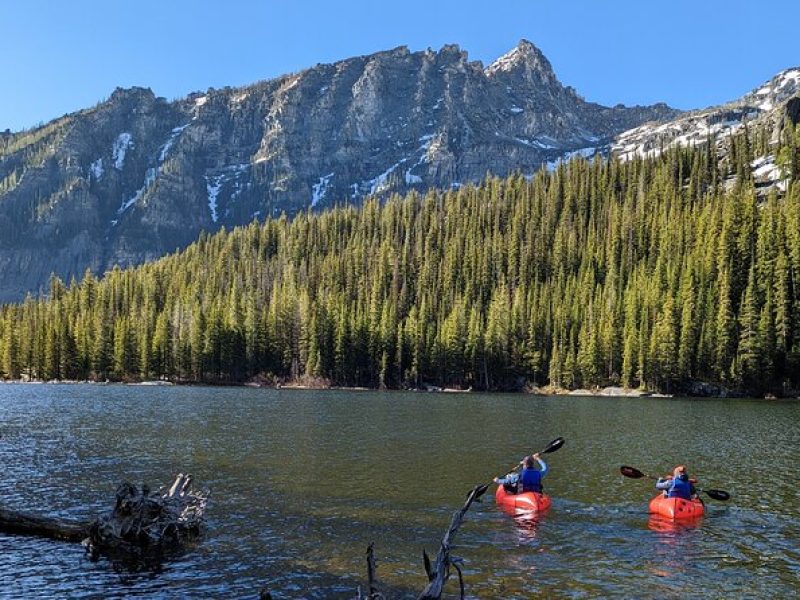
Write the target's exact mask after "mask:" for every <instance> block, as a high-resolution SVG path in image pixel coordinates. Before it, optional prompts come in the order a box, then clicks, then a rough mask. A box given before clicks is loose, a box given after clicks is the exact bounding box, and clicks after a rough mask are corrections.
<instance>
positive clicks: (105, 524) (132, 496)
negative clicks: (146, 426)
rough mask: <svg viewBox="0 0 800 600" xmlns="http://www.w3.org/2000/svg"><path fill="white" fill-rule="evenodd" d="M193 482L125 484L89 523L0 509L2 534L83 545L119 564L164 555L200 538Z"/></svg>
mask: <svg viewBox="0 0 800 600" xmlns="http://www.w3.org/2000/svg"><path fill="white" fill-rule="evenodd" d="M191 481H192V478H191V476H190V475H183V474H180V475H178V476H177V477H176V478H175V481H174V483H173V484H172V485H171V486H170V488H169V490H167V491H166V492H162V491H159V492H154V493H151V492H150V490H149V488H148V487H147V486H145V485H143V486H142V487H141V489H139V488H137V487H136V486H134V485H131V484H130V483H123V484H122V485H121V486H119V488H118V489H117V493H116V502H115V505H114V509H113V510H112V511H111V512H110V513H108V514H107V515H104V516H102V517H100V518H98V519H96V520H94V521H91V522H81V521H74V520H68V519H56V518H51V517H43V516H38V515H31V514H28V513H22V512H17V511H11V510H6V509H2V508H0V532H2V533H12V534H17V535H30V536H38V537H47V538H51V539H56V540H63V541H67V542H83V543H84V545H85V546H86V548H87V551H88V552H89V553H90V556H92V557H93V558H97V557H98V556H99V555H100V554H101V553H105V554H108V555H111V556H113V557H116V558H123V559H124V558H126V557H130V558H141V557H142V556H146V555H150V556H155V555H158V556H163V554H164V553H165V552H169V551H174V550H180V549H181V548H182V547H183V546H184V545H185V544H186V543H187V542H189V541H191V540H193V539H195V538H197V536H199V535H200V532H201V529H202V524H203V513H204V511H205V507H206V502H207V494H206V493H203V492H196V491H190V490H189V486H190V485H191Z"/></svg>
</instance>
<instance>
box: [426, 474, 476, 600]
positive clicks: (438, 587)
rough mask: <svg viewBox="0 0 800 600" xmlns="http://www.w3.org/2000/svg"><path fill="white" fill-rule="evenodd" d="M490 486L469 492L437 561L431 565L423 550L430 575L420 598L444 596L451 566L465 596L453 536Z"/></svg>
mask: <svg viewBox="0 0 800 600" xmlns="http://www.w3.org/2000/svg"><path fill="white" fill-rule="evenodd" d="M488 488H489V486H488V485H486V484H484V485H479V486H476V487H474V488H472V490H470V492H469V494H467V499H466V501H465V502H464V506H462V507H461V509H459V510H457V511H456V512H455V513H453V518H452V519H451V520H450V527H448V528H447V531H446V532H445V534H444V537H443V538H442V543H441V545H440V546H439V552H438V553H437V555H436V561H435V562H434V563H433V565H431V562H430V559H429V558H428V553H427V552H425V551H424V550H423V551H422V557H423V561H424V563H425V572H426V573H427V575H428V585H427V586H426V587H425V589H424V590H422V593H421V594H420V595H419V596H418V597H417V598H418V600H438V599H439V598H441V597H442V591H443V590H444V584H445V583H447V580H448V579H450V567H453V568H454V569H455V570H456V572H457V573H458V583H459V586H460V588H461V598H464V578H463V577H462V575H461V567H460V566H459V565H460V563H461V562H462V560H461V559H460V558H456V557H454V556H451V555H450V550H451V548H452V541H453V537H454V536H455V534H456V532H457V531H458V528H459V527H461V522H462V521H463V520H464V516H465V515H466V514H467V511H468V510H469V507H470V506H472V503H473V502H475V501H476V500H478V501H480V497H481V496H483V494H484V493H486V490H487V489H488Z"/></svg>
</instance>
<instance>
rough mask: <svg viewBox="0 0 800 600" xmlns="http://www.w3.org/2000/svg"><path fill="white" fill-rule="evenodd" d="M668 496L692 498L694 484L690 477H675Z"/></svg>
mask: <svg viewBox="0 0 800 600" xmlns="http://www.w3.org/2000/svg"><path fill="white" fill-rule="evenodd" d="M667 498H683V499H684V500H691V499H692V484H691V483H690V482H689V479H688V478H686V477H685V476H684V477H674V478H673V479H672V486H671V487H670V488H669V490H668V491H667Z"/></svg>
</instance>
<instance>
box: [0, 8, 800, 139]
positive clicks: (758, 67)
mask: <svg viewBox="0 0 800 600" xmlns="http://www.w3.org/2000/svg"><path fill="white" fill-rule="evenodd" d="M796 10H797V5H796V0H761V1H760V2H755V1H744V0H726V1H722V0H694V1H692V2H687V1H685V0H671V1H670V2H651V1H648V0H636V1H629V0H608V1H605V2H599V1H593V0H592V1H590V0H572V1H569V0H559V1H547V2H546V1H541V0H504V1H503V0H495V1H494V2H479V1H473V0H459V1H455V0H403V1H402V2H387V1H385V0H352V1H347V2H344V1H339V2H337V1H336V0H328V1H317V0H309V1H303V0H294V1H282V2H278V1H273V0H262V1H257V0H249V1H248V0H225V2H222V1H211V0H194V1H193V2H187V1H185V0H160V1H153V0H137V1H135V2H134V1H132V0H131V1H127V2H125V1H121V2H115V1H111V2H109V0H103V1H102V2H101V1H95V0H71V1H70V2H56V1H55V0H53V1H48V0H25V1H22V2H15V1H13V0H0V23H1V24H2V27H1V28H0V68H1V69H2V70H1V71H0V72H1V73H2V84H0V85H2V87H0V130H2V129H6V128H11V129H12V130H18V129H21V128H23V127H30V126H32V125H34V124H36V123H39V122H42V121H48V120H50V119H52V118H54V117H56V116H59V115H62V114H64V113H66V112H71V111H73V110H77V109H80V108H85V107H88V106H92V105H94V104H95V103H96V102H98V101H100V100H102V99H104V98H107V97H108V96H109V95H110V94H111V92H112V91H113V90H114V88H115V87H117V86H123V87H128V86H132V85H139V86H145V87H150V88H152V89H153V91H154V92H155V93H156V94H157V95H159V96H165V97H167V98H177V97H180V96H184V95H186V94H187V93H189V92H192V91H196V90H205V89H207V88H208V87H223V86H225V85H232V86H236V85H244V84H247V83H252V82H254V81H258V80H261V79H268V78H271V77H275V76H277V75H280V74H283V73H286V72H290V71H297V70H300V69H302V68H305V67H308V66H312V65H314V64H316V63H320V62H321V63H326V62H333V61H336V60H339V59H342V58H346V57H348V56H354V55H359V54H368V53H371V52H375V51H378V50H382V49H387V48H393V47H395V46H400V45H407V46H409V48H410V49H411V50H424V49H425V48H427V47H432V48H434V49H438V48H440V47H441V46H442V45H444V44H446V43H457V44H459V45H460V46H461V47H462V48H464V49H465V50H467V51H468V52H469V54H470V58H471V59H473V60H482V61H484V63H488V62H491V61H492V60H493V59H495V58H497V57H498V56H500V55H502V54H504V53H505V52H506V51H508V50H509V49H511V48H512V47H513V46H514V45H516V43H517V42H518V41H519V39H521V38H526V39H529V40H531V41H532V42H533V43H534V44H536V45H537V46H539V48H541V49H542V51H543V52H544V53H545V54H546V55H547V57H548V58H549V59H550V61H551V62H552V63H553V66H554V68H555V70H556V74H557V75H558V77H559V78H560V79H561V81H562V82H563V83H565V84H566V85H572V86H574V87H575V88H576V89H577V91H578V92H579V93H580V94H582V95H583V96H584V97H586V98H587V99H588V100H593V101H596V102H601V103H604V104H616V103H618V102H622V103H625V104H629V105H630V104H645V103H653V102H659V101H664V102H667V103H668V104H671V105H672V106H675V107H678V108H694V107H702V106H707V105H710V104H715V103H719V102H723V101H725V100H729V99H733V98H735V97H738V96H740V95H741V94H743V93H744V92H746V91H748V90H750V89H752V88H754V87H756V86H758V85H759V84H760V83H761V82H762V81H764V80H766V79H768V78H770V77H771V76H772V75H774V74H775V73H777V72H778V71H780V70H782V69H785V68H788V67H792V66H798V65H800V28H798V26H797V24H796V23H797V20H796V16H795V15H796Z"/></svg>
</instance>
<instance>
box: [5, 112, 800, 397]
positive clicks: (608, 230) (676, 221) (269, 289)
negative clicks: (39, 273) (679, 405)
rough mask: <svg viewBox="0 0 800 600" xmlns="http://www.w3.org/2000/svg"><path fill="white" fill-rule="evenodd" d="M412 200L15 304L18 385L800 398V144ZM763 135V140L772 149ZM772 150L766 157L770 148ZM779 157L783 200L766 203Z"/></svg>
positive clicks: (258, 228)
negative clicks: (696, 384) (171, 383)
mask: <svg viewBox="0 0 800 600" xmlns="http://www.w3.org/2000/svg"><path fill="white" fill-rule="evenodd" d="M787 131H788V133H787V134H785V135H784V136H783V137H782V139H781V143H780V146H779V147H773V148H771V149H770V148H768V144H767V142H766V141H764V140H763V139H761V141H759V139H760V138H758V137H757V136H756V135H753V136H752V138H753V140H754V141H753V142H752V143H751V142H750V140H749V139H748V136H747V135H740V136H737V137H736V138H732V139H731V141H730V145H729V150H728V152H727V153H726V154H725V157H724V158H723V159H720V158H719V157H718V155H717V154H716V153H715V152H713V151H712V150H711V149H710V147H708V146H706V147H700V148H697V149H680V148H678V149H671V150H669V151H667V152H665V153H664V154H662V155H661V156H660V157H658V158H650V159H637V160H632V161H629V162H626V163H621V162H619V161H618V160H616V159H611V160H595V161H592V162H589V161H586V160H583V159H579V160H574V161H571V162H570V163H568V164H566V165H561V166H559V167H558V168H557V169H556V170H555V171H553V172H551V173H547V172H544V171H543V172H539V173H537V174H536V175H535V176H534V177H532V178H530V179H526V178H524V177H522V176H511V177H509V178H506V179H497V178H487V179H486V180H485V181H484V182H482V183H481V184H480V185H478V186H465V187H463V188H460V189H458V190H451V191H447V192H436V191H431V192H429V193H428V194H427V195H425V196H420V195H418V194H416V193H411V194H410V195H408V196H406V197H404V198H400V197H393V198H390V199H388V200H386V201H385V202H382V203H381V202H378V201H376V200H370V201H367V202H366V203H365V204H364V205H363V206H362V207H360V208H354V207H341V208H336V209H334V210H331V211H329V212H325V213H322V214H312V213H303V214H300V215H298V216H296V217H295V218H293V219H291V220H290V219H287V218H286V217H283V218H280V219H275V220H269V221H267V222H265V223H255V222H254V223H252V224H250V225H248V226H246V227H242V228H238V229H235V230H233V231H230V232H226V231H222V232H220V233H218V234H216V235H213V236H209V235H203V236H202V237H201V238H200V239H199V240H198V241H197V242H196V243H195V244H193V245H192V246H190V247H189V248H188V249H186V250H185V251H183V252H181V253H179V254H176V255H172V256H169V257H166V258H163V259H161V260H159V261H156V262H154V263H150V264H146V265H144V266H141V267H138V268H135V269H128V270H120V269H114V270H113V271H111V272H109V273H106V274H105V275H104V276H103V277H102V278H101V279H97V278H96V277H95V276H94V275H92V274H91V273H88V272H87V274H86V275H85V276H84V278H83V279H82V280H81V281H80V282H72V283H71V284H70V285H68V286H66V285H64V284H63V283H62V282H61V281H59V280H57V279H55V278H54V279H53V280H52V282H51V284H50V289H49V291H48V294H47V295H46V296H44V297H41V298H33V297H30V298H28V299H27V300H25V301H24V302H22V303H20V304H17V305H7V306H4V307H3V308H2V309H0V375H2V376H3V377H5V378H12V379H17V378H21V377H29V378H36V379H44V380H51V379H97V380H105V379H111V380H141V379H155V378H165V379H171V380H180V381H204V382H242V381H245V380H247V379H249V378H251V377H253V376H254V375H256V374H259V373H264V374H271V375H274V376H276V377H279V378H283V379H297V378H300V377H303V376H312V377H317V378H324V379H327V380H330V382H332V383H334V384H338V385H360V386H372V387H382V386H385V387H393V388H397V387H416V386H420V385H423V384H426V383H430V384H436V385H445V386H462V387H467V386H473V387H474V388H476V389H499V388H511V387H518V386H520V385H521V384H524V383H525V382H528V383H537V384H540V385H542V384H547V383H549V384H552V385H557V386H563V387H569V388H573V387H579V386H583V387H587V386H595V385H597V386H602V385H609V384H620V385H625V386H631V387H637V386H643V387H647V388H650V389H659V390H664V391H677V390H680V389H681V388H683V387H685V386H686V384H687V382H688V381H690V380H702V381H709V382H715V383H719V384H723V385H725V386H728V387H731V388H737V389H742V390H749V391H751V392H754V393H755V392H757V393H763V392H765V391H775V392H780V391H783V390H786V389H789V388H792V387H794V388H797V387H798V386H799V385H800V186H798V185H797V184H795V183H794V180H795V179H796V175H797V168H798V165H797V145H798V144H797V139H798V135H797V133H796V131H795V130H794V128H791V127H787ZM763 137H764V136H762V138H763ZM759 144H760V145H761V146H763V148H760V147H759ZM759 149H761V150H770V151H771V152H774V153H775V155H776V156H777V157H779V160H780V161H781V168H782V170H783V172H784V174H785V175H786V176H787V191H786V192H785V193H780V194H778V193H777V192H776V191H775V190H773V191H771V192H769V193H767V194H756V191H755V189H754V186H755V184H754V181H753V178H752V175H751V170H750V168H749V165H748V163H749V162H750V161H752V160H753V157H754V155H755V154H756V152H758V151H759Z"/></svg>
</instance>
